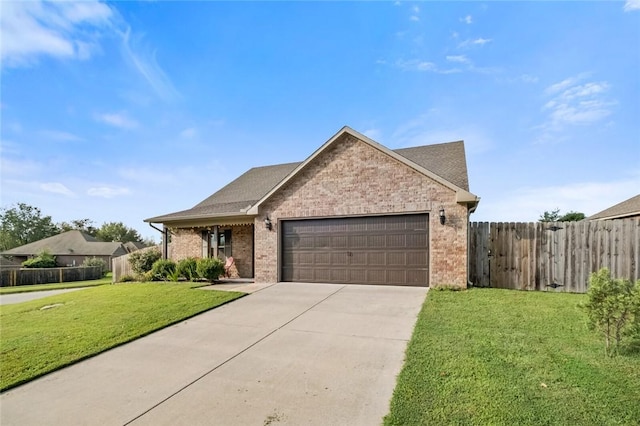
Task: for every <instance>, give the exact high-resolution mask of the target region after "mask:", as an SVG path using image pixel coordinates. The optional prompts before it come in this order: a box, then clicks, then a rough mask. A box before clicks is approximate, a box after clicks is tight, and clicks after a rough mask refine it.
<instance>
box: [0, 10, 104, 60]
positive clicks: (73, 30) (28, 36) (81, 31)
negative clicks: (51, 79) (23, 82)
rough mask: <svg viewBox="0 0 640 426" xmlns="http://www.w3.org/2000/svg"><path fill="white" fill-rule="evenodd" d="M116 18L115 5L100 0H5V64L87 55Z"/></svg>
mask: <svg viewBox="0 0 640 426" xmlns="http://www.w3.org/2000/svg"><path fill="white" fill-rule="evenodd" d="M112 18H113V11H112V9H111V8H110V7H109V6H108V5H106V4H104V3H100V2H97V1H83V2H43V1H11V2H6V1H3V2H2V13H0V38H1V39H2V45H1V47H0V49H1V59H2V64H3V65H2V66H3V67H5V66H8V67H19V66H29V65H32V64H33V63H35V62H37V60H38V58H39V57H41V56H51V57H55V58H59V59H63V58H72V59H86V58H88V57H90V56H91V54H92V52H93V51H94V50H95V48H96V46H97V39H98V37H99V35H100V31H99V30H100V29H102V28H105V27H108V26H109V25H111V20H112Z"/></svg>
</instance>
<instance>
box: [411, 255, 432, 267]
mask: <svg viewBox="0 0 640 426" xmlns="http://www.w3.org/2000/svg"><path fill="white" fill-rule="evenodd" d="M405 256H406V263H405V265H406V266H410V267H413V266H415V267H420V266H424V265H426V264H427V262H428V261H429V259H428V258H427V253H423V252H407V253H405Z"/></svg>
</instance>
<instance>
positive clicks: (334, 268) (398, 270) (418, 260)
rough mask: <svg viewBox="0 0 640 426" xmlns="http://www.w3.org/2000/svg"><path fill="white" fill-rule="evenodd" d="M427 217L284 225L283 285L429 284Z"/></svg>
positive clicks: (289, 222)
mask: <svg viewBox="0 0 640 426" xmlns="http://www.w3.org/2000/svg"><path fill="white" fill-rule="evenodd" d="M427 227H428V216H427V215H426V214H417V215H402V216H376V217H358V218H329V219H309V220H293V221H287V220H284V221H283V222H282V227H281V229H282V257H281V261H282V264H281V268H282V273H281V279H282V280H283V281H304V282H328V283H354V284H393V285H421V286H424V285H428V261H429V253H428V241H429V238H428V229H427Z"/></svg>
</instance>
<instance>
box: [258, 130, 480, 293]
mask: <svg viewBox="0 0 640 426" xmlns="http://www.w3.org/2000/svg"><path fill="white" fill-rule="evenodd" d="M441 207H444V209H445V212H446V217H447V221H446V224H445V225H441V224H440V222H439V217H438V211H439V210H440V208H441ZM410 212H411V213H413V212H429V213H431V214H430V219H429V221H430V224H429V226H430V230H429V236H430V244H429V257H430V265H429V271H430V277H429V284H430V285H431V286H433V287H436V286H454V287H463V288H464V287H466V285H467V223H468V215H467V207H466V206H464V205H460V204H457V203H456V202H455V192H454V191H453V190H451V189H449V188H447V187H445V186H443V185H442V184H440V183H438V182H436V181H434V180H432V179H430V178H428V177H426V176H424V175H422V174H421V173H418V172H416V171H415V170H413V169H411V168H409V167H408V166H406V165H405V164H403V163H401V162H399V161H397V160H395V159H393V158H391V157H389V156H388V155H386V154H384V153H382V152H381V151H379V150H377V149H375V148H373V147H371V146H370V145H368V144H366V143H364V142H362V141H360V140H358V139H356V138H354V137H352V136H350V135H344V136H343V137H342V138H341V139H340V140H338V141H336V142H335V143H334V144H333V145H332V146H331V147H329V149H327V150H325V151H324V152H322V153H321V154H320V155H319V156H318V157H316V158H315V159H314V160H313V161H312V162H311V163H310V164H308V165H307V167H306V168H305V169H304V170H302V171H301V172H300V173H299V174H298V176H296V177H295V178H294V179H292V181H291V182H289V183H288V184H287V185H286V186H284V187H282V188H280V190H279V191H278V192H277V193H275V194H274V195H273V196H272V197H271V198H270V199H269V200H268V201H267V202H265V203H264V204H263V205H262V206H261V207H260V215H259V216H257V217H256V218H255V279H256V281H257V282H277V280H278V268H279V265H278V227H279V224H278V220H281V219H286V218H305V217H324V216H363V215H372V214H386V213H410ZM267 216H268V217H269V219H270V220H271V222H272V223H273V224H274V226H273V229H272V230H271V231H268V230H267V229H266V228H265V226H264V223H263V221H264V219H265V217H267Z"/></svg>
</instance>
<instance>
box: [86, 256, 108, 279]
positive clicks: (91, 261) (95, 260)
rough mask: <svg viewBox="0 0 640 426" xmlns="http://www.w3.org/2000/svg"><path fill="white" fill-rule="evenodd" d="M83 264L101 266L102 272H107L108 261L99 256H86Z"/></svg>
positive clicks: (89, 266)
mask: <svg viewBox="0 0 640 426" xmlns="http://www.w3.org/2000/svg"><path fill="white" fill-rule="evenodd" d="M82 266H86V267H88V268H91V267H94V266H98V267H99V268H100V274H102V275H104V274H106V273H107V261H106V260H104V259H100V258H99V257H85V258H84V262H82Z"/></svg>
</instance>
